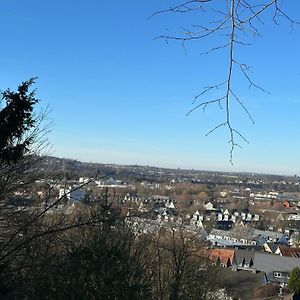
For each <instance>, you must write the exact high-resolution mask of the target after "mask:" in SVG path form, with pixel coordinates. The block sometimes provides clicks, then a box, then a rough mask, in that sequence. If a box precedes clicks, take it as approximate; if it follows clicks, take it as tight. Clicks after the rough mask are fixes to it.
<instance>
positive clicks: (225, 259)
mask: <svg viewBox="0 0 300 300" xmlns="http://www.w3.org/2000/svg"><path fill="white" fill-rule="evenodd" d="M209 260H210V261H211V262H212V263H213V264H215V265H217V266H221V267H231V266H232V265H233V263H234V250H230V249H212V250H210V252H209Z"/></svg>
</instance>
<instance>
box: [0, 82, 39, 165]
mask: <svg viewBox="0 0 300 300" xmlns="http://www.w3.org/2000/svg"><path fill="white" fill-rule="evenodd" d="M34 83H35V78H31V79H29V80H27V81H24V82H23V83H22V84H21V85H19V87H18V91H17V92H13V91H11V90H9V89H8V90H6V91H4V92H3V93H2V95H1V96H2V97H1V98H2V99H1V100H2V101H4V102H5V103H6V106H5V107H4V108H2V109H1V110H0V136H1V139H0V162H1V163H11V162H17V161H18V160H19V159H21V158H22V157H23V155H24V154H26V152H28V151H29V147H30V145H31V144H32V142H33V136H32V135H30V134H29V135H28V132H29V131H30V130H31V129H32V128H34V126H35V124H36V119H35V118H34V116H33V107H34V105H35V104H36V103H37V102H38V100H37V99H36V98H35V93H34V91H31V92H29V89H30V87H31V86H32V84H34ZM0 103H1V102H0Z"/></svg>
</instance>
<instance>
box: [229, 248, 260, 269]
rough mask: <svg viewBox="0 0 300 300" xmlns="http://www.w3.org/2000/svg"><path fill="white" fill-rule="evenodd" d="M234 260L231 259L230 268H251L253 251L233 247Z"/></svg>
mask: <svg viewBox="0 0 300 300" xmlns="http://www.w3.org/2000/svg"><path fill="white" fill-rule="evenodd" d="M234 253H235V260H234V261H233V265H232V270H233V271H237V270H248V271H249V270H250V271H252V270H253V266H254V254H255V251H248V250H242V249H235V250H234Z"/></svg>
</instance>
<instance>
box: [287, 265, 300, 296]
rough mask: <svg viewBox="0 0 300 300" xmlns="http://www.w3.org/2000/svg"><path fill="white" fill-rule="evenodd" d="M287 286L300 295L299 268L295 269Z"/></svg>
mask: <svg viewBox="0 0 300 300" xmlns="http://www.w3.org/2000/svg"><path fill="white" fill-rule="evenodd" d="M287 286H288V289H289V290H291V291H292V292H294V293H296V294H300V269H299V268H298V267H296V268H294V269H293V271H292V273H291V275H290V278H289V281H288V285H287Z"/></svg>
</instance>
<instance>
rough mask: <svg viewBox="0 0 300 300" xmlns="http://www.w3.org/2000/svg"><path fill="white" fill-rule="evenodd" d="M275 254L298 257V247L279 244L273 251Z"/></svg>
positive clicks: (299, 254)
mask: <svg viewBox="0 0 300 300" xmlns="http://www.w3.org/2000/svg"><path fill="white" fill-rule="evenodd" d="M275 254H278V255H280V256H287V257H296V258H300V248H291V247H287V246H282V245H280V246H278V248H277V250H276V251H275Z"/></svg>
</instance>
